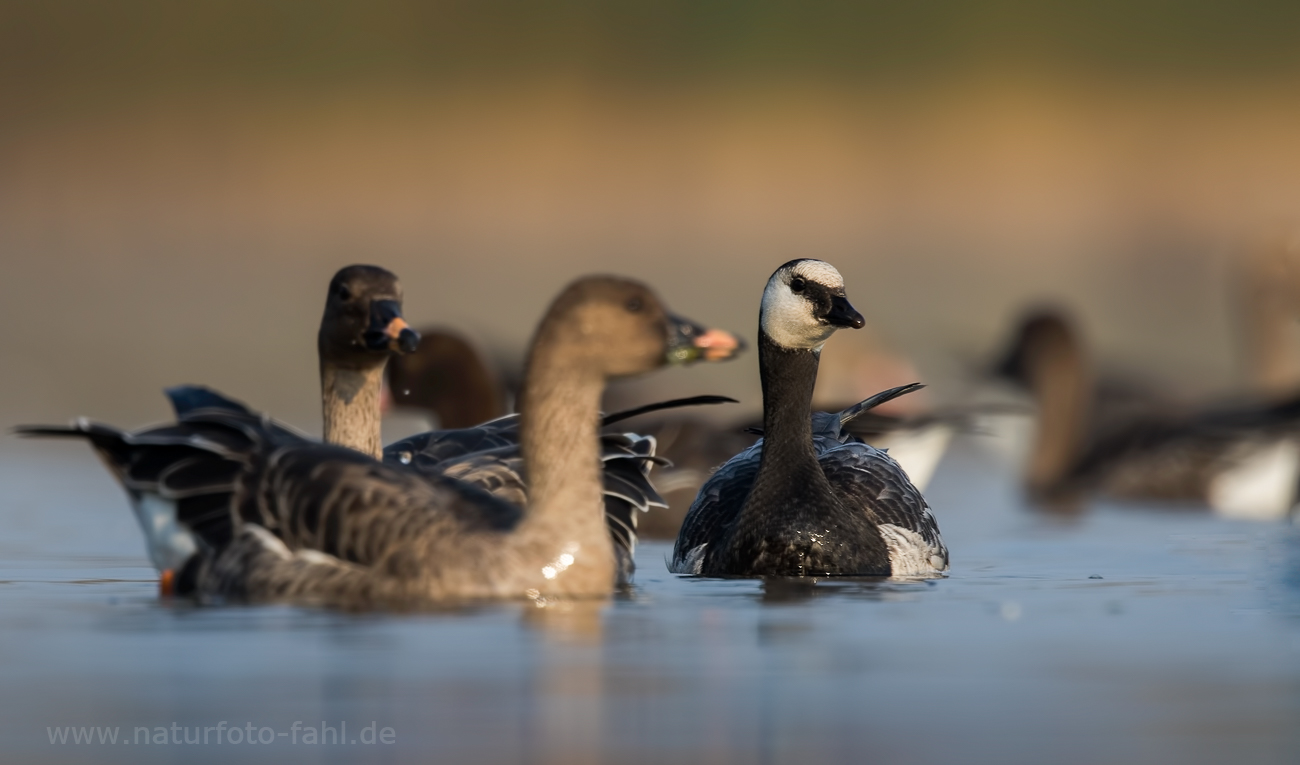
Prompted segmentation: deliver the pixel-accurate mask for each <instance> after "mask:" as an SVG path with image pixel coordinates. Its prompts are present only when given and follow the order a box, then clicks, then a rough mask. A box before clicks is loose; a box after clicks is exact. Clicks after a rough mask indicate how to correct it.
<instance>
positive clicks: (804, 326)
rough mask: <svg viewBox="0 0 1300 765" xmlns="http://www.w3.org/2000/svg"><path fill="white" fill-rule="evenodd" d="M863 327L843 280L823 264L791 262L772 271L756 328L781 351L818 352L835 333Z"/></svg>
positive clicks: (830, 267) (815, 261)
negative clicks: (847, 328)
mask: <svg viewBox="0 0 1300 765" xmlns="http://www.w3.org/2000/svg"><path fill="white" fill-rule="evenodd" d="M864 323H865V322H864V320H863V318H862V314H860V313H858V312H857V311H856V310H854V308H853V306H852V305H850V304H849V299H848V298H847V297H846V296H845V294H844V277H842V276H840V272H839V271H836V270H835V267H834V266H832V265H831V264H830V263H826V262H825V261H821V260H811V259H807V258H805V259H800V260H792V261H790V262H789V263H786V264H785V265H783V266H781V267H780V268H778V269H776V273H774V274H772V278H770V279H768V280H767V288H766V289H764V290H763V307H762V308H761V309H760V310H759V316H758V325H759V328H760V329H762V331H763V334H765V335H767V336H768V338H770V339H771V340H772V342H774V343H776V344H777V345H778V346H780V347H782V348H789V349H792V350H820V349H821V347H822V343H825V342H826V340H827V339H829V338H830V336H831V335H833V334H834V333H835V330H837V329H840V328H841V327H852V328H853V329H859V328H861V327H862V325H863V324H864Z"/></svg>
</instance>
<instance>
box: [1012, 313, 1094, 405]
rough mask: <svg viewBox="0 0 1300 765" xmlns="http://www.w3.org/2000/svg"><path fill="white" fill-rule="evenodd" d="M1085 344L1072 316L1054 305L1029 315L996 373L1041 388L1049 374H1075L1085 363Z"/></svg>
mask: <svg viewBox="0 0 1300 765" xmlns="http://www.w3.org/2000/svg"><path fill="white" fill-rule="evenodd" d="M1081 357H1082V346H1081V344H1080V341H1079V337H1078V334H1077V333H1076V332H1075V331H1074V328H1073V325H1072V323H1071V321H1070V319H1069V318H1068V317H1067V316H1066V315H1065V314H1064V313H1062V312H1061V311H1058V310H1056V309H1053V308H1040V309H1037V310H1034V311H1032V312H1030V313H1029V314H1027V315H1026V316H1025V317H1024V319H1022V320H1021V323H1020V326H1019V328H1018V329H1017V330H1016V334H1015V336H1014V338H1013V339H1012V341H1011V345H1010V347H1009V348H1008V349H1007V351H1006V354H1005V355H1004V356H1003V357H1002V359H1001V361H999V362H998V364H997V367H996V369H995V370H994V371H995V374H996V375H997V376H999V377H1001V378H1003V379H1005V380H1007V381H1009V382H1012V383H1015V384H1017V385H1020V386H1022V387H1025V388H1031V389H1033V388H1037V387H1040V386H1041V385H1043V384H1044V383H1050V382H1051V381H1050V380H1045V379H1044V378H1047V377H1053V376H1055V377H1059V376H1062V375H1067V376H1068V375H1069V374H1070V373H1072V372H1073V371H1074V370H1073V367H1075V366H1077V365H1079V364H1081V363H1082V361H1081Z"/></svg>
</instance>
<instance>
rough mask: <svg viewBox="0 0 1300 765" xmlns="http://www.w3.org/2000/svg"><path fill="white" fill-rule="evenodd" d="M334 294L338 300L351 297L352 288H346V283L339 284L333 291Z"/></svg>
mask: <svg viewBox="0 0 1300 765" xmlns="http://www.w3.org/2000/svg"><path fill="white" fill-rule="evenodd" d="M334 294H335V295H337V296H338V298H339V300H351V299H352V290H350V289H348V285H346V284H340V285H339V288H338V289H337V290H336V291H335V292H334Z"/></svg>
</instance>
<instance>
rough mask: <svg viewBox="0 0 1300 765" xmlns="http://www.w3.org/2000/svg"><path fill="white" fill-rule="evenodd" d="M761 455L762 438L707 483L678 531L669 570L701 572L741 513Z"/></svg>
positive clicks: (718, 470) (731, 460)
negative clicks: (712, 551) (707, 558)
mask: <svg viewBox="0 0 1300 765" xmlns="http://www.w3.org/2000/svg"><path fill="white" fill-rule="evenodd" d="M762 456H763V441H762V440H761V439H760V440H759V441H758V442H756V443H755V444H754V445H753V446H751V447H749V448H748V449H746V450H745V451H743V452H741V453H740V454H737V455H736V456H734V457H732V458H731V459H729V460H727V461H726V462H725V463H723V465H722V467H719V468H718V469H717V470H716V471H714V473H713V475H712V476H710V477H709V480H707V481H705V482H704V485H703V486H701V487H700V492H699V494H697V495H696V496H695V501H694V502H692V503H691V509H690V510H688V511H686V518H685V519H683V520H682V526H681V529H680V530H679V531H678V532H677V543H676V544H674V545H673V559H672V562H670V563H669V564H668V570H669V571H671V572H673V573H674V574H698V573H700V571H701V570H702V569H703V567H704V561H705V557H706V556H707V555H708V554H709V553H710V552H711V550H710V547H709V546H710V545H713V547H714V548H715V549H716V547H717V543H718V542H719V541H720V540H721V539H722V538H723V537H725V536H726V533H727V530H728V528H729V527H730V526H731V525H732V524H734V523H735V521H736V518H737V516H739V515H740V509H741V508H742V507H744V505H745V498H746V497H747V496H749V489H750V487H751V486H753V485H754V477H755V476H756V475H758V466H759V464H760V463H761V461H762Z"/></svg>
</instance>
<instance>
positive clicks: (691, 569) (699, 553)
mask: <svg viewBox="0 0 1300 765" xmlns="http://www.w3.org/2000/svg"><path fill="white" fill-rule="evenodd" d="M708 546H709V543H708V542H705V543H704V544H702V545H700V546H699V547H696V548H694V549H692V550H689V551H688V552H687V553H686V557H684V558H682V560H681V562H680V563H677V564H676V565H670V566H669V567H668V571H669V572H670V573H673V574H694V575H696V576H698V575H699V573H700V570H701V569H703V568H704V548H706V547H708Z"/></svg>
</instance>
